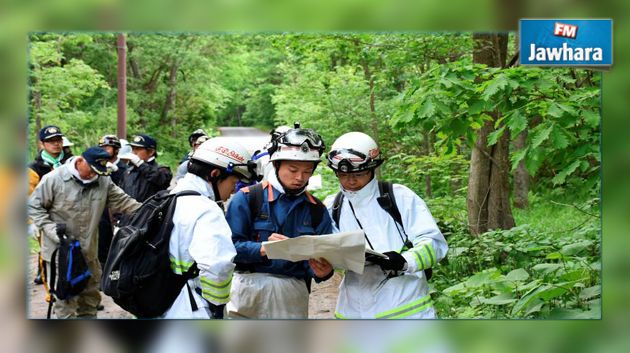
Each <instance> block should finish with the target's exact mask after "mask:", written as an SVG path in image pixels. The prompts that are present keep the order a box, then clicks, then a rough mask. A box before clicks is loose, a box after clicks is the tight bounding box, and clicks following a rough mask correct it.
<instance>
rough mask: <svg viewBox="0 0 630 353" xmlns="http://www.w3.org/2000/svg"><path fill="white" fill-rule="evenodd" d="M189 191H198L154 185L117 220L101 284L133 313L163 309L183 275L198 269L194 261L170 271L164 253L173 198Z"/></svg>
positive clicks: (145, 315)
mask: <svg viewBox="0 0 630 353" xmlns="http://www.w3.org/2000/svg"><path fill="white" fill-rule="evenodd" d="M188 195H200V194H199V193H198V192H196V191H182V192H179V193H176V194H169V193H168V191H166V190H162V191H159V192H158V193H156V194H155V195H153V196H152V197H150V198H149V199H147V200H146V201H145V202H144V203H143V204H142V206H141V207H140V208H139V209H138V210H137V211H136V213H135V214H134V215H133V216H132V217H131V218H130V219H129V221H127V222H126V223H125V224H122V225H121V228H120V229H119V230H118V232H117V233H116V235H115V236H114V238H113V239H112V243H111V246H110V249H109V254H108V255H107V261H106V262H105V266H104V268H103V277H102V279H101V289H102V290H103V292H104V293H105V294H107V295H109V296H110V297H112V298H113V299H114V302H115V303H116V304H118V305H119V306H120V307H122V308H123V309H125V310H127V311H129V312H130V313H132V314H133V315H135V316H136V317H139V318H153V317H158V316H160V315H162V314H164V313H165V312H166V310H168V308H170V307H171V305H173V302H174V301H175V299H176V298H177V296H178V295H179V293H180V291H181V289H182V288H183V287H184V285H185V284H186V281H188V280H189V279H191V278H195V277H197V276H198V275H199V270H198V269H197V264H196V263H194V264H193V266H191V267H190V268H189V269H188V271H186V272H185V273H183V274H181V275H178V274H176V273H174V272H173V271H172V270H171V265H170V259H169V253H168V250H169V241H170V238H171V231H172V230H173V213H174V212H175V205H176V204H177V198H178V197H180V196H188ZM189 289H190V288H189ZM189 292H190V291H189ZM189 294H190V293H189ZM193 302H194V301H193Z"/></svg>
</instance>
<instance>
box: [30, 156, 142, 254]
mask: <svg viewBox="0 0 630 353" xmlns="http://www.w3.org/2000/svg"><path fill="white" fill-rule="evenodd" d="M69 163H73V161H70V162H69ZM73 167H74V165H69V164H64V165H63V166H61V167H59V168H57V169H55V170H54V171H52V172H50V173H48V174H46V175H45V176H44V177H43V178H42V180H41V182H40V183H39V184H38V185H37V187H36V188H35V191H34V192H33V194H31V197H30V199H29V202H28V215H29V217H30V218H31V219H32V220H33V222H34V223H35V225H36V226H37V227H38V228H39V229H41V230H43V233H44V236H43V238H42V243H41V253H42V256H43V257H44V259H45V260H46V261H50V259H51V257H52V253H53V251H54V250H55V249H56V248H57V245H58V244H59V239H58V237H57V233H56V224H57V223H65V224H66V232H67V234H68V236H70V237H73V238H75V239H78V240H79V242H80V243H81V248H82V250H83V255H84V256H85V258H86V260H87V261H92V260H94V259H96V258H97V254H98V251H97V250H98V249H97V247H98V223H99V221H100V219H101V215H102V214H103V209H104V208H105V207H106V205H107V206H108V207H109V209H110V210H111V211H112V212H114V213H117V212H118V213H125V214H130V213H133V212H134V211H135V210H136V209H138V207H140V205H141V204H140V203H138V202H137V201H136V200H134V199H133V198H131V197H130V196H129V195H127V194H125V192H124V191H122V189H121V188H119V187H118V186H116V184H114V183H113V182H112V180H111V179H110V178H109V177H102V176H99V177H98V179H97V180H96V181H94V182H93V183H91V184H87V185H82V183H81V182H80V181H78V180H76V179H75V178H74V177H73V176H72V174H71V173H70V168H73Z"/></svg>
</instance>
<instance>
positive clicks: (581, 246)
mask: <svg viewBox="0 0 630 353" xmlns="http://www.w3.org/2000/svg"><path fill="white" fill-rule="evenodd" d="M592 244H593V242H592V241H591V240H584V241H581V242H578V243H575V244H569V245H565V246H563V247H562V249H560V252H561V253H562V254H563V255H566V256H571V255H577V254H579V253H581V252H583V251H584V250H586V249H588V247H590V246H591V245H592Z"/></svg>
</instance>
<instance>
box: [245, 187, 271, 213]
mask: <svg viewBox="0 0 630 353" xmlns="http://www.w3.org/2000/svg"><path fill="white" fill-rule="evenodd" d="M266 186H267V185H266V182H262V183H258V184H255V185H252V186H247V187H244V188H242V189H241V190H242V191H243V192H244V193H245V194H247V203H248V205H249V211H250V213H251V216H252V217H251V221H252V222H253V221H254V220H255V219H257V218H260V219H268V218H269V215H268V214H266V213H265V214H261V213H260V212H261V210H262V208H263V207H262V206H263V197H264V194H263V191H264V189H265V187H266Z"/></svg>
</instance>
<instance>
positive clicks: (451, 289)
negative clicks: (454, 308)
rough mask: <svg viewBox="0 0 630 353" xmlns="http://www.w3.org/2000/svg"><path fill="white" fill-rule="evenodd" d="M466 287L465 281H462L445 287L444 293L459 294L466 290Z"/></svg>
mask: <svg viewBox="0 0 630 353" xmlns="http://www.w3.org/2000/svg"><path fill="white" fill-rule="evenodd" d="M465 290H466V288H465V287H464V282H461V283H457V284H456V285H453V286H450V287H448V288H446V289H444V290H443V291H442V293H444V294H446V295H449V296H455V295H458V294H459V293H461V292H463V291H465Z"/></svg>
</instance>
